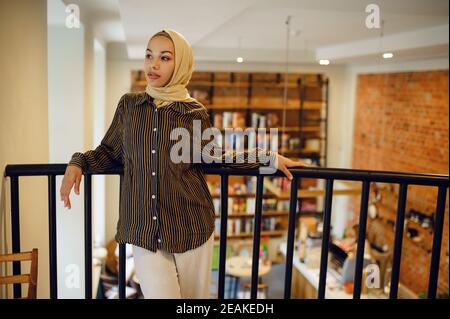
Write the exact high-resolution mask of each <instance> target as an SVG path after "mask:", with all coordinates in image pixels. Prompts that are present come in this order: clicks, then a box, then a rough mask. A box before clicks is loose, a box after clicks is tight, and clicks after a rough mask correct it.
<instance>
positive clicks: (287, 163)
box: [276, 154, 309, 180]
mask: <svg viewBox="0 0 450 319" xmlns="http://www.w3.org/2000/svg"><path fill="white" fill-rule="evenodd" d="M276 163H277V169H279V170H280V171H283V173H284V174H285V175H286V177H287V178H288V179H289V180H292V173H291V172H290V171H289V169H288V167H308V166H309V165H308V164H306V163H304V162H302V161H293V160H291V159H290V158H287V157H284V156H283V155H280V154H277V160H276Z"/></svg>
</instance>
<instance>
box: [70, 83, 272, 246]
mask: <svg viewBox="0 0 450 319" xmlns="http://www.w3.org/2000/svg"><path fill="white" fill-rule="evenodd" d="M193 120H200V121H201V129H202V132H203V130H204V129H206V128H209V127H211V122H210V120H209V114H208V111H207V109H206V108H205V107H204V106H203V105H201V104H199V103H195V102H190V103H183V102H174V103H172V104H170V105H168V106H163V107H159V108H156V106H155V104H154V103H153V98H152V97H151V96H149V95H148V94H147V93H146V92H139V93H128V94H125V95H124V96H122V98H121V99H120V102H119V104H118V107H117V110H116V112H115V114H114V118H113V121H112V123H111V126H110V127H109V129H108V131H107V132H106V134H105V136H104V138H103V139H102V141H101V143H100V145H99V146H98V147H97V148H96V149H95V150H89V151H87V152H85V153H79V152H77V153H75V154H73V156H72V159H71V160H70V162H69V165H77V166H79V167H81V168H82V170H83V172H84V173H86V172H90V173H99V172H102V171H103V170H105V169H108V168H112V167H115V166H122V165H123V168H124V176H123V184H122V192H121V194H120V205H119V206H120V211H119V221H118V224H117V233H116V236H115V239H116V241H117V242H118V243H119V244H123V243H129V244H133V245H137V246H140V247H143V248H146V249H148V250H151V251H153V252H155V251H156V250H157V249H163V250H165V251H168V252H171V253H181V252H185V251H187V250H190V249H194V248H196V247H199V246H200V245H202V244H203V243H204V242H206V241H207V240H208V239H209V237H210V236H211V235H212V233H213V232H214V220H215V212H214V205H213V201H212V197H211V194H210V192H209V189H208V186H207V183H206V180H205V177H204V175H203V173H202V169H201V165H199V164H197V163H192V156H193V155H194V153H193V152H192V153H191V155H190V156H191V162H190V163H184V162H181V163H174V162H173V161H172V160H171V158H170V151H171V148H172V147H173V146H174V145H175V144H176V143H178V141H177V140H171V138H170V133H171V132H172V131H173V130H174V129H177V128H185V129H186V130H187V131H188V132H189V133H190V134H191V136H193ZM181 130H183V129H181ZM175 132H177V131H175ZM196 138H199V136H198V135H197V136H193V137H192V139H191V141H190V142H192V143H194V140H195V139H196ZM211 140H213V137H211V139H210V140H205V141H203V140H202V141H201V146H202V148H201V149H202V150H203V149H204V146H205V145H206V144H208V143H209V142H210V141H211ZM191 148H192V144H191ZM257 150H258V151H262V150H261V149H259V148H258V149H252V150H250V151H244V152H236V151H232V152H225V151H221V152H220V154H219V158H218V157H217V154H214V153H210V152H206V151H203V156H205V158H206V159H208V160H211V159H221V160H224V159H225V158H226V157H228V156H229V155H231V157H232V158H233V163H228V164H224V165H226V166H233V167H242V168H258V167H260V166H266V165H268V164H269V163H267V162H266V161H263V160H260V159H259V157H257V156H256V151H257ZM194 152H195V150H194ZM264 154H265V155H266V156H267V155H268V156H270V158H266V160H267V159H270V161H271V162H270V163H274V162H273V161H274V159H275V156H276V155H275V153H273V152H270V151H267V152H266V153H264ZM239 156H243V157H244V163H241V162H236V159H237V158H238V157H239ZM204 162H207V160H205V161H204Z"/></svg>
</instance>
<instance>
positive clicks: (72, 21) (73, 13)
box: [66, 3, 80, 29]
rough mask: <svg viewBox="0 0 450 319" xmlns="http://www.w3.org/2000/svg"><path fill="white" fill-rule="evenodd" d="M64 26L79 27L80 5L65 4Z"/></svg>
mask: <svg viewBox="0 0 450 319" xmlns="http://www.w3.org/2000/svg"><path fill="white" fill-rule="evenodd" d="M66 13H68V15H67V16H66V27H67V28H69V29H73V28H75V29H79V28H80V7H79V6H78V5H76V4H73V3H71V4H68V5H67V6H66Z"/></svg>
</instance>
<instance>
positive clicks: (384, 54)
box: [383, 52, 394, 59]
mask: <svg viewBox="0 0 450 319" xmlns="http://www.w3.org/2000/svg"><path fill="white" fill-rule="evenodd" d="M392 57H394V54H393V53H391V52H386V53H383V58H385V59H390V58H392Z"/></svg>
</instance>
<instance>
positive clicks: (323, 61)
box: [319, 60, 330, 65]
mask: <svg viewBox="0 0 450 319" xmlns="http://www.w3.org/2000/svg"><path fill="white" fill-rule="evenodd" d="M319 64H320V65H328V64H330V60H319Z"/></svg>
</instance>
